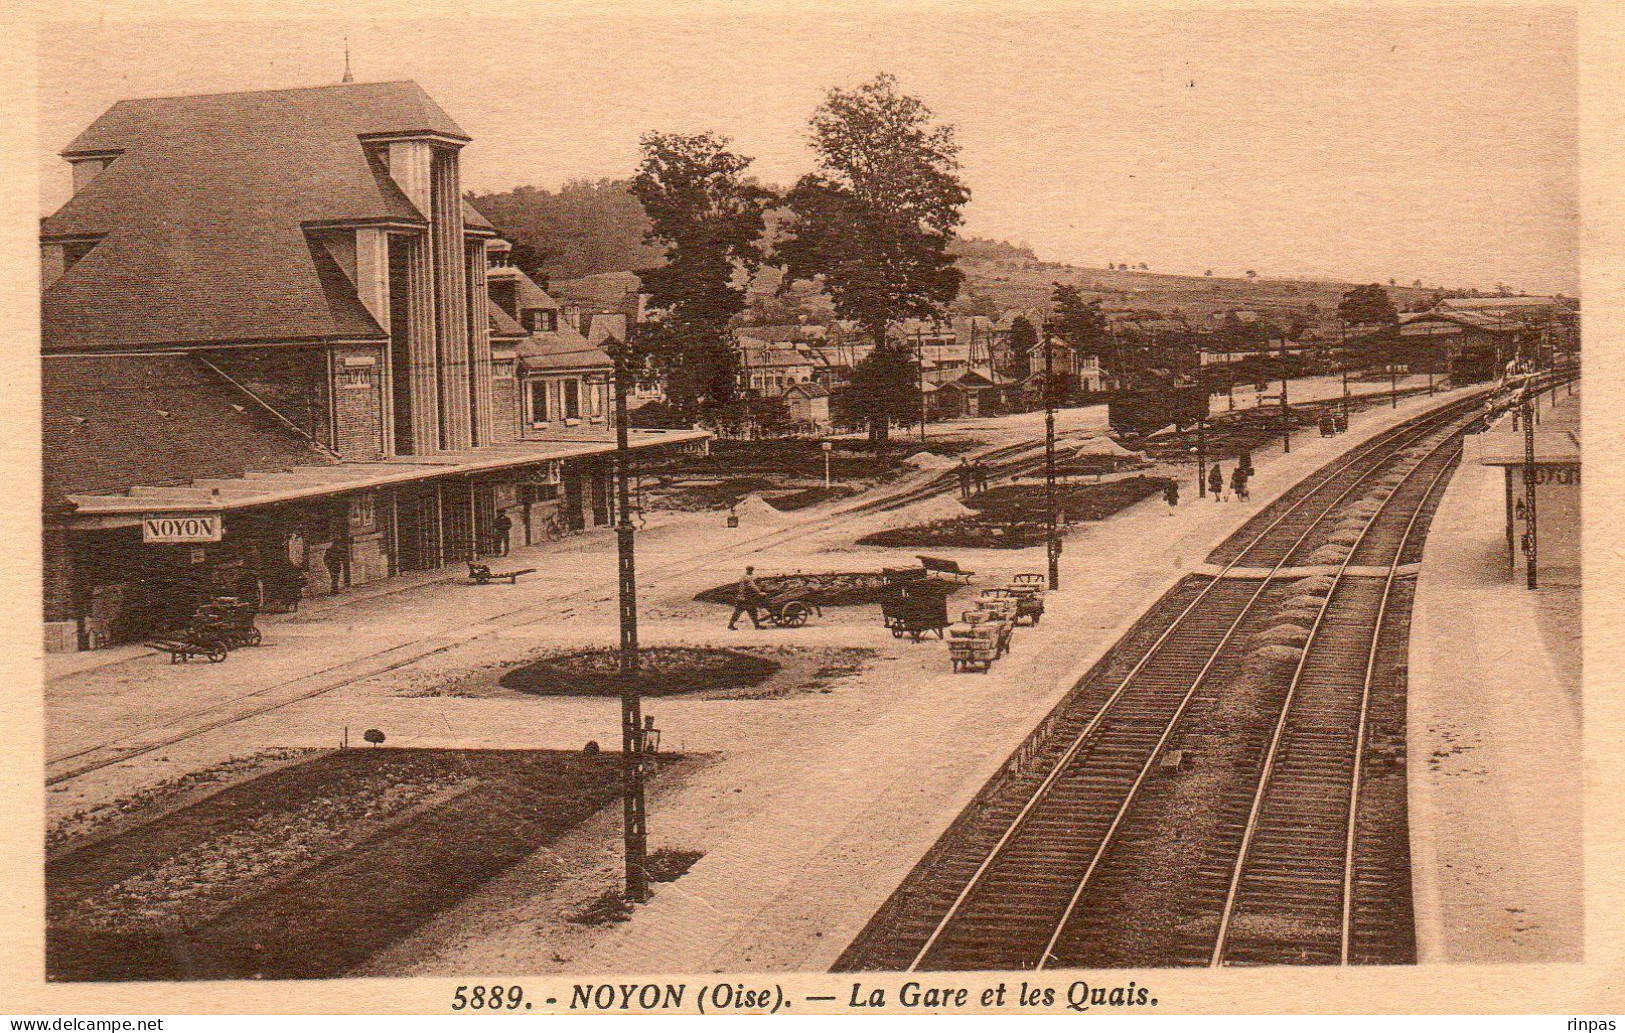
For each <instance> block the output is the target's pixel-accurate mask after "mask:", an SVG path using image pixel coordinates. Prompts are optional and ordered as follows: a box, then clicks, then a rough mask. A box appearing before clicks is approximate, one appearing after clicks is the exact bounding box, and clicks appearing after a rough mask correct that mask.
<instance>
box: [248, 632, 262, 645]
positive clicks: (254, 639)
mask: <svg viewBox="0 0 1625 1033" xmlns="http://www.w3.org/2000/svg"><path fill="white" fill-rule="evenodd" d="M264 640H265V636H263V635H261V634H260V629H258V628H249V629H248V644H249V645H251V646H257V645H259V644H260V643H261V642H263V641H264Z"/></svg>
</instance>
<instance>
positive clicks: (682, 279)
mask: <svg viewBox="0 0 1625 1033" xmlns="http://www.w3.org/2000/svg"><path fill="white" fill-rule="evenodd" d="M729 143H730V141H729V140H728V139H727V138H726V137H721V136H717V135H715V134H713V133H694V134H681V133H649V134H647V135H645V136H644V137H643V141H642V152H643V160H642V162H641V163H640V165H639V166H638V174H637V176H636V178H634V179H633V180H632V186H631V191H632V195H633V196H634V197H636V198H637V199H638V202H639V203H640V204H641V205H642V206H643V211H644V213H645V214H646V215H647V216H648V218H649V224H650V229H649V233H648V240H649V242H650V243H654V244H659V245H660V246H662V247H663V248H664V249H665V258H666V264H665V265H663V266H660V267H658V268H655V269H644V270H640V271H639V272H638V276H639V278H640V279H641V280H642V284H643V289H644V291H646V292H647V293H648V295H649V301H650V303H651V305H652V306H653V307H654V308H655V309H657V310H658V311H659V313H660V315H659V317H658V318H657V319H656V320H655V321H654V322H653V323H651V324H649V325H647V326H645V327H644V328H641V329H640V332H639V334H638V342H637V344H638V351H639V352H640V354H641V356H642V358H643V360H644V361H645V362H646V363H647V364H648V372H649V373H650V374H652V375H653V376H655V377H657V378H658V379H659V380H660V381H661V382H662V383H664V384H665V387H666V395H667V399H668V401H669V402H670V403H671V404H672V405H673V406H674V407H676V408H677V409H678V410H679V411H682V412H686V413H692V414H695V415H703V414H709V413H713V412H715V411H716V410H718V409H720V408H722V407H724V406H726V405H727V404H728V403H729V402H731V401H732V400H733V395H734V388H735V386H736V383H737V381H736V374H737V371H738V359H737V357H736V355H735V352H734V348H733V342H732V339H731V337H730V331H729V321H730V320H731V319H732V318H733V317H734V316H736V315H738V314H739V313H740V312H742V311H744V308H745V288H746V286H747V285H748V283H749V278H750V277H751V276H752V275H753V274H754V273H755V272H756V270H757V269H758V268H759V267H760V265H761V263H762V257H763V250H762V234H763V231H764V228H765V221H764V214H765V213H766V211H767V210H768V208H769V207H771V206H772V205H773V204H774V203H775V202H776V200H777V199H776V198H775V196H774V194H773V193H772V191H770V190H767V189H766V188H764V187H761V186H758V185H756V184H755V183H752V182H749V181H747V180H746V179H745V171H746V170H747V169H749V168H750V164H751V159H749V158H746V157H743V156H741V155H738V154H735V153H733V152H732V151H731V150H729V149H728V147H729Z"/></svg>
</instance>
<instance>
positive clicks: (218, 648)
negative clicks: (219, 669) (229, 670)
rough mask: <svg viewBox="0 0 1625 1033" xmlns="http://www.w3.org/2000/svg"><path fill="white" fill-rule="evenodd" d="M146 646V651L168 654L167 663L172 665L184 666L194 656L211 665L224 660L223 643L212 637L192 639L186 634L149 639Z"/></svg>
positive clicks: (224, 648) (224, 650)
mask: <svg viewBox="0 0 1625 1033" xmlns="http://www.w3.org/2000/svg"><path fill="white" fill-rule="evenodd" d="M146 646H147V648H148V649H156V650H158V651H159V652H162V653H168V654H169V662H170V663H172V664H184V663H186V662H187V661H189V660H191V659H192V658H193V657H194V656H201V657H205V658H207V659H208V661H209V663H211V664H217V663H219V662H220V661H222V660H224V659H225V658H226V644H225V643H224V642H222V641H220V640H219V639H218V638H215V637H213V636H210V637H209V638H207V639H198V638H193V637H192V636H191V634H190V633H187V632H183V633H181V634H180V635H174V636H170V637H167V638H155V639H151V640H149V641H148V642H147V643H146Z"/></svg>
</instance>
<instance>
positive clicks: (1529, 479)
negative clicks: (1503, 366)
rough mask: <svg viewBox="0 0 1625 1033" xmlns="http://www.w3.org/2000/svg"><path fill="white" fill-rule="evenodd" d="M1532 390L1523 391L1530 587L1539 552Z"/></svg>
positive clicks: (1525, 543)
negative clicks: (1536, 518)
mask: <svg viewBox="0 0 1625 1033" xmlns="http://www.w3.org/2000/svg"><path fill="white" fill-rule="evenodd" d="M1529 395H1530V388H1529V387H1528V386H1525V387H1524V389H1523V513H1524V524H1523V553H1524V560H1525V569H1526V570H1527V571H1528V574H1529V578H1528V586H1529V587H1530V588H1531V589H1533V588H1534V587H1535V584H1536V577H1535V566H1536V557H1537V555H1538V552H1539V536H1538V532H1537V528H1536V523H1535V421H1534V420H1533V419H1531V414H1530V411H1529Z"/></svg>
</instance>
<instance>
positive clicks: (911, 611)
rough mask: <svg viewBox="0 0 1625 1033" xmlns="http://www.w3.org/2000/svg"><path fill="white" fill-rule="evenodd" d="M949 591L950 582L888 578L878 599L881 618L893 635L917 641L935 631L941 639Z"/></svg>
mask: <svg viewBox="0 0 1625 1033" xmlns="http://www.w3.org/2000/svg"><path fill="white" fill-rule="evenodd" d="M914 569H916V570H918V568H914ZM889 573H890V572H889V571H888V574H889ZM952 592H953V586H952V585H949V584H944V583H943V582H940V581H935V580H931V579H927V578H925V577H918V578H903V579H899V580H896V581H893V580H892V579H891V578H890V577H888V578H887V582H886V594H885V595H884V596H882V597H881V600H880V615H881V619H882V620H884V621H885V623H886V628H887V629H888V630H889V631H890V632H891V634H892V638H902V637H903V636H904V635H907V636H908V637H910V638H912V639H913V640H914V641H916V642H918V641H920V639H922V638H924V637H925V636H926V635H928V634H930V633H931V632H936V634H937V638H939V639H940V638H942V637H943V634H944V632H945V631H946V629H947V627H948V624H949V620H948V596H949V595H950V594H951V593H952Z"/></svg>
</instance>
